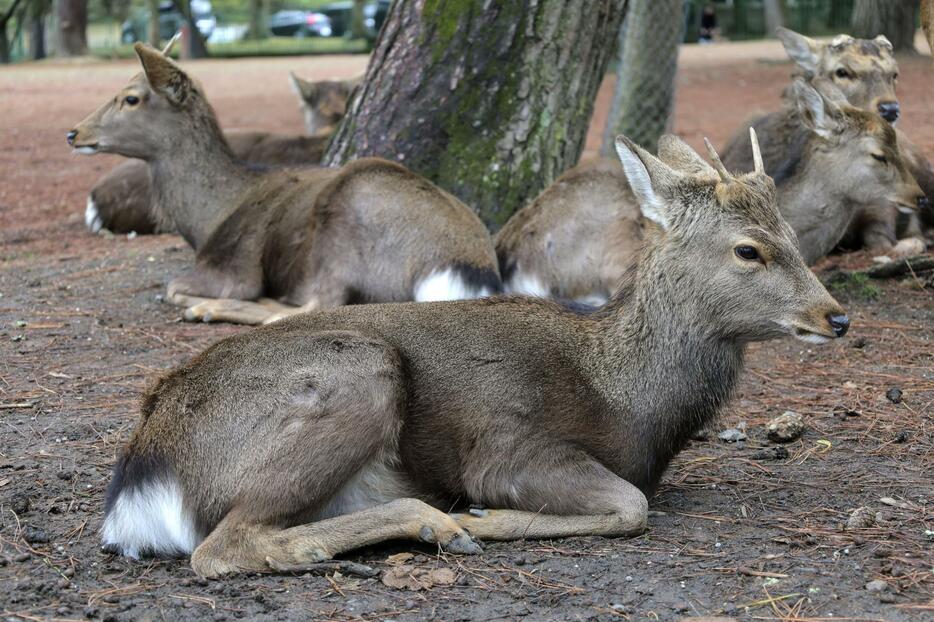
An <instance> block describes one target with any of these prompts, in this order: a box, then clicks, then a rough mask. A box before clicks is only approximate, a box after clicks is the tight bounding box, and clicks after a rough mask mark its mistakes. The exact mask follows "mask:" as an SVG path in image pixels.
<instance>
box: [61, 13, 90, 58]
mask: <svg viewBox="0 0 934 622" xmlns="http://www.w3.org/2000/svg"><path fill="white" fill-rule="evenodd" d="M57 4H58V7H57V8H58V11H57V13H58V41H57V42H56V44H55V53H56V54H58V55H59V56H83V55H84V54H87V53H88V0H58V2H57Z"/></svg>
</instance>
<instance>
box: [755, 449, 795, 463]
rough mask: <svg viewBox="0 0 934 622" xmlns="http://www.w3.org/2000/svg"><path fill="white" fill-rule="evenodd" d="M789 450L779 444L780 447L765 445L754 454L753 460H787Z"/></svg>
mask: <svg viewBox="0 0 934 622" xmlns="http://www.w3.org/2000/svg"><path fill="white" fill-rule="evenodd" d="M788 455H789V454H788V450H787V449H785V448H784V447H782V446H781V445H779V446H778V447H765V448H763V449H760V450H758V451H756V452H755V453H753V454H752V459H753V460H787V459H788Z"/></svg>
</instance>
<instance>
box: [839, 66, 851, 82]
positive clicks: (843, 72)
mask: <svg viewBox="0 0 934 622" xmlns="http://www.w3.org/2000/svg"><path fill="white" fill-rule="evenodd" d="M835 73H836V76H837V77H838V78H843V79H845V80H847V79H849V78H852V77H853V76H852V75H851V74H850V72H849V71H847V70H846V69H843V68H840V69H837V71H836V72H835Z"/></svg>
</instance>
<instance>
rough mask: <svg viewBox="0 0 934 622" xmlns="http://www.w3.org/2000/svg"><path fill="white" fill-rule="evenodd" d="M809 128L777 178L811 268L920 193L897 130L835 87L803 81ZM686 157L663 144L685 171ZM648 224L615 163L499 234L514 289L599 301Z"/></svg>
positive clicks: (578, 174)
mask: <svg viewBox="0 0 934 622" xmlns="http://www.w3.org/2000/svg"><path fill="white" fill-rule="evenodd" d="M795 102H796V106H797V107H798V110H799V113H798V114H799V115H800V118H801V127H800V128H799V129H798V130H797V132H796V133H795V134H794V136H793V138H792V139H791V140H790V141H789V142H790V145H789V147H788V158H789V161H791V162H794V164H793V165H789V166H785V167H780V170H779V171H777V172H776V173H775V183H776V185H777V191H778V204H779V207H780V209H781V211H782V215H783V216H784V217H785V218H786V219H787V220H788V223H789V224H790V225H791V227H792V228H793V229H794V231H795V233H796V234H797V237H798V242H799V245H800V250H801V254H802V255H803V257H804V259H805V261H807V262H808V264H813V263H815V262H816V261H817V260H818V259H820V258H821V257H823V256H824V255H826V254H827V253H829V252H830V251H831V250H833V248H834V247H835V246H836V245H837V243H838V242H839V241H840V239H841V238H842V237H843V235H844V234H845V233H846V231H847V228H848V227H849V226H850V223H851V222H852V221H853V219H854V218H855V217H856V214H858V213H859V212H860V211H862V210H864V209H865V208H866V206H870V205H878V204H898V205H901V206H904V207H906V208H907V207H908V206H912V205H915V203H916V201H917V199H918V197H920V196H921V190H920V188H918V185H917V184H916V183H915V181H914V179H913V178H912V177H911V176H910V174H909V173H908V172H907V171H906V169H905V166H904V164H903V163H902V160H901V156H900V154H899V151H898V148H897V145H896V138H895V132H894V130H893V129H892V127H891V125H889V124H888V123H886V122H885V121H884V120H883V119H882V118H881V117H879V116H878V115H877V114H875V113H872V112H867V111H864V110H859V109H856V108H853V107H851V106H848V105H847V104H846V103H845V102H844V101H843V99H842V97H839V96H835V94H834V91H833V89H827V92H826V93H825V92H824V91H823V90H822V91H820V92H818V91H817V90H815V89H814V88H812V87H811V86H810V85H808V84H806V83H805V82H803V81H801V80H799V81H797V82H796V83H795ZM681 155H682V154H681V153H680V151H679V150H672V148H671V144H670V143H668V142H663V143H660V144H659V157H660V158H661V159H662V160H663V161H665V162H667V163H668V164H670V165H677V164H678V162H679V160H680V158H681ZM643 227H644V223H643V222H642V220H641V219H640V218H639V217H638V214H637V213H636V207H635V203H634V200H633V195H632V192H631V190H630V188H629V185H628V184H627V182H626V179H625V178H624V176H623V175H622V174H621V173H619V172H614V171H613V170H612V169H610V168H609V167H608V166H607V164H606V163H603V162H597V163H586V164H582V165H579V166H577V167H575V168H574V169H571V171H569V172H567V173H565V174H564V175H562V176H561V177H560V178H558V180H557V181H556V182H555V183H554V184H552V185H551V186H550V187H548V188H547V189H546V190H545V191H544V192H543V193H542V194H541V195H540V196H539V197H538V198H536V199H535V201H533V202H532V203H531V204H530V205H528V206H527V207H525V208H523V209H522V210H520V211H519V212H517V213H516V214H515V215H514V216H513V217H512V218H511V219H510V220H509V221H508V222H507V223H506V225H505V226H504V227H503V229H502V230H501V231H500V232H499V234H498V235H497V236H496V251H497V254H498V256H499V261H500V270H501V274H502V276H503V284H504V287H505V289H506V291H509V292H516V293H524V294H529V295H536V296H551V297H556V298H564V299H572V300H579V301H582V302H587V303H600V302H601V301H604V300H606V299H607V297H609V296H610V295H611V294H612V293H613V292H614V291H616V288H617V287H618V285H619V283H620V281H621V280H622V278H623V276H624V274H625V273H626V271H627V269H628V268H629V267H630V266H631V264H632V263H633V262H634V261H635V260H636V258H637V257H638V255H637V251H638V248H639V246H640V244H641V239H642V230H643Z"/></svg>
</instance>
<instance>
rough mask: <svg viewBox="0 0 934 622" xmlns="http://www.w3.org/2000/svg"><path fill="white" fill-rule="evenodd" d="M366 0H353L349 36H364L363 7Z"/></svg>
mask: <svg viewBox="0 0 934 622" xmlns="http://www.w3.org/2000/svg"><path fill="white" fill-rule="evenodd" d="M366 3H367V0H353V9H352V10H351V13H350V38H351V39H363V38H364V37H366V26H365V25H364V23H363V18H364V16H363V7H365V6H366Z"/></svg>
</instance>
